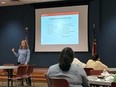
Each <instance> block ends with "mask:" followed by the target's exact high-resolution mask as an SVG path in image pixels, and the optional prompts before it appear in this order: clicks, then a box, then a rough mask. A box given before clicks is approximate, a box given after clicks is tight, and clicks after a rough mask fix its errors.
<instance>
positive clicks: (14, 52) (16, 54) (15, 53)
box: [12, 48, 18, 57]
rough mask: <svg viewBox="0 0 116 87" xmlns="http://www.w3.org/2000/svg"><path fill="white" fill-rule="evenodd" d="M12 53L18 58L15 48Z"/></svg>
mask: <svg viewBox="0 0 116 87" xmlns="http://www.w3.org/2000/svg"><path fill="white" fill-rule="evenodd" d="M12 52H13V53H14V55H15V56H16V57H18V53H16V52H15V49H14V48H13V49H12Z"/></svg>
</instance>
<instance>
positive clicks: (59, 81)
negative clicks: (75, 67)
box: [50, 78, 69, 87]
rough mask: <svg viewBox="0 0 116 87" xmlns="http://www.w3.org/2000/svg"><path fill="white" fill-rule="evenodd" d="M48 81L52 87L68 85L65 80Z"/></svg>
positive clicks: (53, 79) (67, 86)
mask: <svg viewBox="0 0 116 87" xmlns="http://www.w3.org/2000/svg"><path fill="white" fill-rule="evenodd" d="M50 80H51V83H52V87H69V83H68V81H67V80H65V79H61V78H52V79H50Z"/></svg>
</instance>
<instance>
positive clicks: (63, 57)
mask: <svg viewBox="0 0 116 87" xmlns="http://www.w3.org/2000/svg"><path fill="white" fill-rule="evenodd" d="M74 56H75V55H74V52H73V50H72V49H71V48H70V47H65V48H64V49H63V50H62V52H61V54H60V57H59V63H57V64H54V65H52V66H50V67H49V69H48V72H47V76H48V78H53V77H59V78H64V79H66V80H67V81H68V82H69V85H70V87H89V84H88V79H87V75H86V73H85V71H84V69H83V68H82V67H81V66H79V65H78V64H73V63H72V61H73V59H74Z"/></svg>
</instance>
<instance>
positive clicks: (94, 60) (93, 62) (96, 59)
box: [86, 54, 109, 70]
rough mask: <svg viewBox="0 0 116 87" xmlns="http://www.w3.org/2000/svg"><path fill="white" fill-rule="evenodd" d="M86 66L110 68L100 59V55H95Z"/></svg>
mask: <svg viewBox="0 0 116 87" xmlns="http://www.w3.org/2000/svg"><path fill="white" fill-rule="evenodd" d="M86 68H93V69H94V70H104V69H106V70H109V68H108V67H107V66H106V65H105V64H103V63H102V62H101V61H100V58H99V55H97V54H96V55H93V56H92V59H89V60H88V62H87V63H86Z"/></svg>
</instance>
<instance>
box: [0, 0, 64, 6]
mask: <svg viewBox="0 0 116 87" xmlns="http://www.w3.org/2000/svg"><path fill="white" fill-rule="evenodd" d="M52 1H62V0H0V7H1V6H13V5H24V4H30V3H39V2H52Z"/></svg>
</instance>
